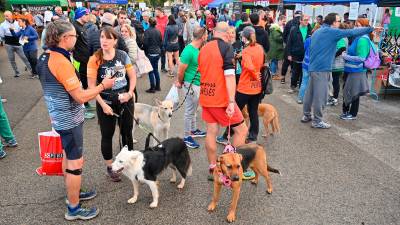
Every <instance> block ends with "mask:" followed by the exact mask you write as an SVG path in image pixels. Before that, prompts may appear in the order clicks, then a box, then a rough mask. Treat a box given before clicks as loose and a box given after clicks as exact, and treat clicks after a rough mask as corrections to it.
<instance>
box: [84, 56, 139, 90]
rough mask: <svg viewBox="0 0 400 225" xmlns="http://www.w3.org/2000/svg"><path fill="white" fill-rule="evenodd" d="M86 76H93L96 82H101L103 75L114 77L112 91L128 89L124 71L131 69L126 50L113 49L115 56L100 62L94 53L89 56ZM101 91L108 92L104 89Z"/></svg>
mask: <svg viewBox="0 0 400 225" xmlns="http://www.w3.org/2000/svg"><path fill="white" fill-rule="evenodd" d="M87 68H88V70H87V76H88V77H89V78H95V79H96V80H97V83H101V82H102V81H103V79H104V78H105V77H111V76H113V75H114V74H116V75H115V77H116V80H115V83H114V86H113V87H112V89H111V92H112V91H119V90H128V88H129V87H128V80H127V75H126V71H127V70H129V69H132V63H131V60H130V58H129V56H128V54H126V52H124V51H121V50H118V49H117V50H115V56H114V58H113V59H112V60H104V61H103V62H100V60H99V59H98V58H97V56H96V55H93V56H91V57H90V59H89V62H88V66H87ZM103 92H110V91H109V90H105V91H103Z"/></svg>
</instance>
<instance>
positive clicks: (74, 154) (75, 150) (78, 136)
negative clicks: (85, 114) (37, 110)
mask: <svg viewBox="0 0 400 225" xmlns="http://www.w3.org/2000/svg"><path fill="white" fill-rule="evenodd" d="M57 133H58V134H60V137H61V143H62V146H63V149H64V151H65V154H66V157H67V159H68V160H76V159H80V158H82V151H83V123H81V124H80V125H78V126H76V127H74V128H71V129H68V130H57Z"/></svg>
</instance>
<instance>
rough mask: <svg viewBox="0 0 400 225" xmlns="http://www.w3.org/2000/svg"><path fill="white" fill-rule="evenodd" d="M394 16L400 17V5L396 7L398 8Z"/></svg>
mask: <svg viewBox="0 0 400 225" xmlns="http://www.w3.org/2000/svg"><path fill="white" fill-rule="evenodd" d="M394 16H396V17H400V7H396V9H395V10H394Z"/></svg>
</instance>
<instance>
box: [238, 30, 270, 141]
mask: <svg viewBox="0 0 400 225" xmlns="http://www.w3.org/2000/svg"><path fill="white" fill-rule="evenodd" d="M242 42H243V43H244V49H243V52H242V74H241V75H240V79H239V83H238V86H237V91H236V97H235V98H236V103H237V104H238V106H239V108H240V110H242V109H243V108H244V106H245V105H247V110H248V112H249V117H250V129H249V135H248V138H247V140H248V142H255V141H257V136H258V130H259V128H258V114H257V110H258V104H259V103H260V93H261V73H260V71H261V68H262V66H263V65H264V49H263V47H262V46H261V45H259V44H257V41H256V32H255V30H254V28H253V27H250V26H248V27H245V28H244V29H243V32H242Z"/></svg>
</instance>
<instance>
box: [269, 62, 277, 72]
mask: <svg viewBox="0 0 400 225" xmlns="http://www.w3.org/2000/svg"><path fill="white" fill-rule="evenodd" d="M270 69H271V73H272V75H275V74H276V70H277V69H278V60H277V59H271V64H270Z"/></svg>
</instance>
